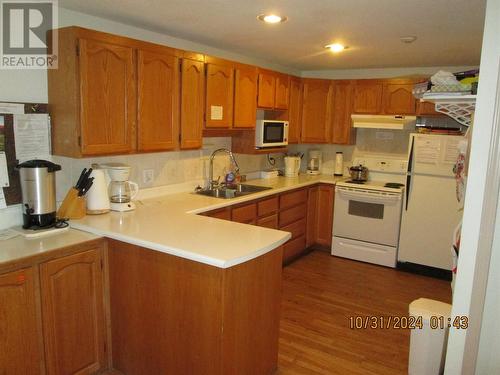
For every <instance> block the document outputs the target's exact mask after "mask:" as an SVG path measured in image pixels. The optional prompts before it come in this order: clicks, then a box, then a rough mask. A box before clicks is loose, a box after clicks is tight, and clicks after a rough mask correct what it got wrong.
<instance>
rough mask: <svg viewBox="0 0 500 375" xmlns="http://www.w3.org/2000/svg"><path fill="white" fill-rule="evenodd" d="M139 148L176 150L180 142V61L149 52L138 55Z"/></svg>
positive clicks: (143, 149)
mask: <svg viewBox="0 0 500 375" xmlns="http://www.w3.org/2000/svg"><path fill="white" fill-rule="evenodd" d="M137 82H138V108H137V120H138V126H137V129H138V135H137V140H138V149H139V150H140V151H160V150H172V149H175V148H176V147H177V145H178V141H179V108H178V105H179V60H178V58H177V57H175V56H170V55H167V54H161V53H157V52H150V51H138V52H137Z"/></svg>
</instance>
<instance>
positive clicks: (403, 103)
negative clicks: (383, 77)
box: [383, 83, 415, 115]
mask: <svg viewBox="0 0 500 375" xmlns="http://www.w3.org/2000/svg"><path fill="white" fill-rule="evenodd" d="M412 89H413V84H394V83H387V84H385V85H384V94H383V98H384V113H386V114H388V115H414V114H415V97H414V96H413V93H412Z"/></svg>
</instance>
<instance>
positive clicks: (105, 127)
mask: <svg viewBox="0 0 500 375" xmlns="http://www.w3.org/2000/svg"><path fill="white" fill-rule="evenodd" d="M79 46H80V48H79V51H80V52H79V54H80V95H81V98H80V101H81V103H80V105H81V108H80V116H81V119H80V121H81V148H82V154H84V155H100V154H115V153H122V154H123V153H128V152H130V151H132V150H133V149H134V148H135V147H134V139H133V135H134V132H135V118H136V100H137V96H136V87H135V62H134V50H133V49H132V48H130V47H124V46H119V45H114V44H110V43H104V42H99V41H96V40H85V39H80V40H79Z"/></svg>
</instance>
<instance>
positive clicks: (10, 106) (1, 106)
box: [0, 103, 24, 115]
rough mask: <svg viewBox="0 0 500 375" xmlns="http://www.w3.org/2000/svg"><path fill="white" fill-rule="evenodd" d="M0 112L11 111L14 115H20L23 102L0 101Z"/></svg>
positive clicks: (22, 109) (22, 111)
mask: <svg viewBox="0 0 500 375" xmlns="http://www.w3.org/2000/svg"><path fill="white" fill-rule="evenodd" d="M0 113H11V114H15V115H21V114H23V113H24V104H19V103H0Z"/></svg>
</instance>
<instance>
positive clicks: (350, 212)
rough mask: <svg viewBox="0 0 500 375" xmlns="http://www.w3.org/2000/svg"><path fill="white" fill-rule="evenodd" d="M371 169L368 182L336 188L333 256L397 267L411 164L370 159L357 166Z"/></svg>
mask: <svg viewBox="0 0 500 375" xmlns="http://www.w3.org/2000/svg"><path fill="white" fill-rule="evenodd" d="M360 164H361V165H363V166H365V167H367V168H368V181H366V182H364V183H359V182H357V181H350V180H347V181H343V182H338V183H337V184H336V187H335V205H334V207H335V208H334V223H335V225H334V226H333V241H332V255H334V256H340V257H344V258H350V259H355V260H359V261H363V262H368V263H374V264H379V265H383V266H388V267H396V262H397V251H398V242H399V229H400V225H401V208H402V201H403V191H404V183H405V180H406V171H407V162H406V160H405V159H402V158H397V157H391V156H385V155H370V156H363V157H356V158H355V159H354V160H353V165H360Z"/></svg>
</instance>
